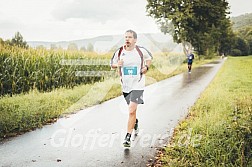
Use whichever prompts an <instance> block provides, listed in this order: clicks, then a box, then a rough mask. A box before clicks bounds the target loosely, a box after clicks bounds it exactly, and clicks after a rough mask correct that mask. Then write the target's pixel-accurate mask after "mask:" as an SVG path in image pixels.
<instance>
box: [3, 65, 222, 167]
mask: <svg viewBox="0 0 252 167" xmlns="http://www.w3.org/2000/svg"><path fill="white" fill-rule="evenodd" d="M223 62H224V60H218V61H216V62H213V63H209V64H206V65H204V66H201V67H199V68H193V70H192V73H191V74H188V73H183V74H180V75H177V76H174V77H172V78H169V79H166V80H163V81H161V82H157V83H155V84H152V85H150V86H147V87H146V89H145V92H144V101H145V104H144V105H141V106H139V108H138V112H137V117H138V119H139V127H140V133H139V135H138V136H136V137H135V136H133V141H132V143H131V144H132V147H131V148H130V149H125V148H124V147H123V146H122V142H123V138H124V136H125V133H126V124H127V118H128V113H127V105H126V103H125V101H124V99H123V97H122V96H120V97H118V98H115V99H112V100H109V101H107V102H105V103H102V104H100V105H96V106H94V107H90V108H87V109H85V110H82V111H80V112H78V113H77V114H74V115H70V117H69V118H61V119H59V120H58V121H57V122H56V123H54V124H52V125H46V126H44V127H43V128H41V129H37V130H35V131H32V132H28V133H25V134H23V135H21V136H18V137H14V138H11V139H9V140H8V141H4V142H2V143H0V166H2V167H9V166H11V167H12V166H13V167H16V166H18V167H21V166H24V167H29V166H36V167H47V166H48V167H51V166H63V167H65V166H71V167H72V166H74V167H76V166H77V167H80V166H84V167H85V166H87V167H93V166H99V167H100V166H102V167H103V166H105V167H110V166H116V167H117V166H146V164H148V163H149V162H148V161H150V159H152V160H153V159H154V156H155V153H156V150H157V148H160V147H163V146H164V145H165V144H166V143H167V141H168V140H169V139H170V137H171V135H172V132H173V129H174V128H175V126H176V125H177V124H178V122H179V121H180V120H181V119H184V118H185V117H186V115H187V114H188V108H189V107H191V106H192V105H193V104H194V103H195V102H196V100H197V99H198V98H199V96H200V94H201V92H202V91H203V90H204V89H205V88H206V87H207V85H208V84H209V83H210V82H211V80H212V79H213V78H214V76H215V75H216V73H217V72H218V70H219V69H220V67H221V66H222V64H223ZM94 96H99V95H94ZM185 135H190V132H188V134H185ZM177 144H183V143H177ZM187 144H188V143H187ZM189 144H190V141H189Z"/></svg>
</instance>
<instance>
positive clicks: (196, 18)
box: [146, 0, 252, 56]
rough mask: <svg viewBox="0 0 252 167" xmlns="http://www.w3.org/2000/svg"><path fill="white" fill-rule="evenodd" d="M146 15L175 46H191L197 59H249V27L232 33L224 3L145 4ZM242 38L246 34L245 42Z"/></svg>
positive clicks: (171, 0) (164, 0) (153, 0)
mask: <svg viewBox="0 0 252 167" xmlns="http://www.w3.org/2000/svg"><path fill="white" fill-rule="evenodd" d="M147 1H148V4H147V6H146V9H147V12H148V15H149V16H151V17H153V18H154V19H155V20H156V21H157V23H158V25H159V26H160V30H161V31H162V32H163V33H165V34H166V33H171V34H172V36H173V39H174V41H175V42H177V43H183V42H190V43H191V44H192V46H193V48H194V51H196V52H197V53H198V55H205V56H211V55H216V54H223V53H224V54H229V55H248V54H251V52H252V46H251V41H252V40H251V39H252V38H251V27H250V28H248V29H245V30H242V31H239V32H234V31H233V29H232V22H231V20H230V17H229V16H228V15H229V14H230V12H229V3H228V2H227V0H147ZM242 34H247V35H248V34H249V36H246V38H243V37H242Z"/></svg>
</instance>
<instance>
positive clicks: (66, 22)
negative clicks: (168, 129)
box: [0, 0, 252, 42]
mask: <svg viewBox="0 0 252 167" xmlns="http://www.w3.org/2000/svg"><path fill="white" fill-rule="evenodd" d="M228 1H229V3H230V6H231V10H230V11H231V12H232V14H231V16H238V15H241V14H245V13H252V7H251V6H252V1H251V0H228ZM146 4H147V2H146V0H108V1H105V0H0V38H3V39H4V40H6V39H10V38H12V37H13V36H14V34H15V32H17V31H19V32H20V33H21V34H22V36H23V37H24V39H25V40H26V41H50V42H53V41H68V40H76V39H83V38H91V37H96V36H100V35H112V34H113V35H115V34H123V33H124V32H125V30H127V29H133V30H135V31H136V32H138V33H155V32H160V31H159V29H158V26H157V25H156V23H155V21H154V19H153V18H151V17H148V16H147V13H146V9H145V6H146Z"/></svg>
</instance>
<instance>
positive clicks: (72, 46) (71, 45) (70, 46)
mask: <svg viewBox="0 0 252 167" xmlns="http://www.w3.org/2000/svg"><path fill="white" fill-rule="evenodd" d="M67 50H72V51H77V50H78V46H77V44H76V43H70V44H69V45H68V47H67Z"/></svg>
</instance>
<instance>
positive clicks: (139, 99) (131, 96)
mask: <svg viewBox="0 0 252 167" xmlns="http://www.w3.org/2000/svg"><path fill="white" fill-rule="evenodd" d="M143 92H144V91H143V90H132V91H131V92H129V93H125V92H123V96H124V98H125V100H126V102H127V104H129V103H130V102H131V101H132V102H135V103H137V104H144V101H143Z"/></svg>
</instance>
